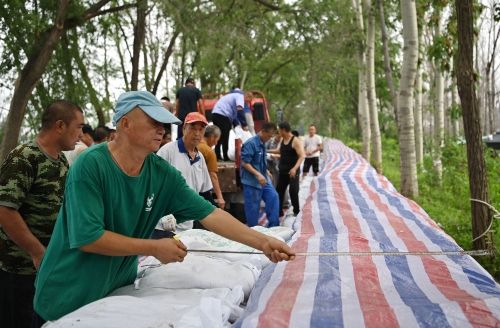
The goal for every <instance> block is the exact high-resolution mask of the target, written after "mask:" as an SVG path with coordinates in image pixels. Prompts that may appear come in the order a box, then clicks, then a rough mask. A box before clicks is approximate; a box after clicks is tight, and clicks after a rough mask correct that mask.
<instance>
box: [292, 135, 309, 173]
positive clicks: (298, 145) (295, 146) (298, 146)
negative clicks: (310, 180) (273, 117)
mask: <svg viewBox="0 0 500 328" xmlns="http://www.w3.org/2000/svg"><path fill="white" fill-rule="evenodd" d="M292 148H293V149H295V152H296V153H297V156H298V157H299V158H298V159H297V162H295V165H294V166H293V167H292V169H291V170H290V176H295V174H296V173H297V170H298V169H300V164H302V161H304V158H305V157H306V155H305V153H304V147H303V146H302V141H300V139H299V138H293V143H292Z"/></svg>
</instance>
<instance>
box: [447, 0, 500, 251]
mask: <svg viewBox="0 0 500 328" xmlns="http://www.w3.org/2000/svg"><path fill="white" fill-rule="evenodd" d="M472 3H473V1H472V0H455V7H456V13H457V20H458V53H457V60H456V61H455V65H456V67H455V70H456V72H457V84H458V93H459V95H460V102H461V104H462V113H463V122H464V133H465V139H466V141H467V143H466V144H467V167H468V172H469V188H470V195H471V198H472V199H478V200H481V201H484V202H487V203H488V202H489V198H488V183H487V180H486V164H485V160H484V154H483V142H482V139H481V137H482V133H481V125H480V114H479V107H478V102H477V98H476V90H475V79H474V68H473V46H474V45H473V39H474V18H473V12H474V10H473V6H472ZM471 214H472V237H473V238H476V237H479V236H480V235H481V234H483V233H484V232H485V231H486V229H487V227H488V224H489V223H490V220H491V219H492V218H491V217H490V213H489V209H488V207H487V206H486V205H484V204H481V203H478V202H474V201H471ZM473 246H474V248H475V249H484V248H485V247H486V238H485V237H484V236H483V237H481V238H479V239H477V240H475V241H474V242H473Z"/></svg>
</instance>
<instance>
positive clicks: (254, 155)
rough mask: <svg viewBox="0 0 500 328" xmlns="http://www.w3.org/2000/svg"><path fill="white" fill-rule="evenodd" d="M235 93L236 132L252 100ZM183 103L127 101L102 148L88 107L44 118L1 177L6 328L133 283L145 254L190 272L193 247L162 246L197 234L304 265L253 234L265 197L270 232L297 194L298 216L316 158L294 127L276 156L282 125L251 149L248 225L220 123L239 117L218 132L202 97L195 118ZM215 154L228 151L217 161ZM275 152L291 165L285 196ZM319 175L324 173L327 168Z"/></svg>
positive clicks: (125, 97)
mask: <svg viewBox="0 0 500 328" xmlns="http://www.w3.org/2000/svg"><path fill="white" fill-rule="evenodd" d="M186 82H187V83H186V85H187V84H191V85H192V87H194V82H193V81H186ZM188 82H189V83H188ZM187 87H189V86H187ZM195 89H196V88H195ZM193 94H194V97H195V99H196V98H198V95H197V93H196V91H194V93H193ZM230 95H233V96H231V98H234V99H235V101H234V105H231V106H233V107H232V108H233V110H234V112H236V115H235V116H232V121H231V122H232V123H231V127H232V124H233V123H234V122H233V121H234V119H238V114H239V113H238V112H239V111H242V110H243V108H244V107H245V98H246V101H248V100H249V98H248V97H249V95H248V96H245V95H244V94H243V93H242V92H241V91H240V90H235V91H234V92H233V93H230ZM236 95H237V97H236ZM176 98H177V101H176V105H175V107H173V108H171V109H172V111H173V112H174V113H171V112H170V111H169V110H165V108H168V107H167V106H165V102H163V104H162V103H161V102H160V101H159V100H158V99H157V98H156V97H155V96H154V95H153V94H151V93H149V92H146V91H130V92H125V93H123V94H122V95H121V96H120V97H119V98H118V100H117V102H116V105H115V114H114V117H113V123H114V124H115V126H116V128H115V130H114V131H107V132H108V135H107V137H106V138H105V140H106V141H107V142H101V143H99V142H98V141H97V140H95V139H94V138H91V136H92V135H95V134H96V130H97V129H96V130H92V129H91V127H90V126H88V125H86V124H85V123H84V113H83V111H82V109H81V108H80V107H79V106H78V105H76V104H73V103H71V102H69V101H65V100H58V101H55V102H54V103H52V104H51V105H49V106H48V107H47V108H46V109H45V110H44V112H43V114H42V123H41V129H40V132H39V133H38V135H37V136H36V138H35V140H33V141H32V142H29V143H27V144H22V145H19V146H18V147H16V148H15V149H14V150H12V151H11V152H10V153H9V155H8V156H7V158H6V159H5V161H4V162H3V164H2V166H1V169H0V326H1V327H41V326H42V325H43V324H44V323H45V322H46V321H47V320H56V319H58V318H60V317H62V316H64V315H65V314H68V313H70V312H72V311H74V310H76V309H78V308H79V307H81V306H84V305H86V304H88V303H91V302H93V301H95V300H98V299H101V298H103V297H105V296H106V295H108V294H109V293H110V292H112V291H113V290H115V289H117V288H119V287H122V286H124V285H127V284H131V283H133V281H134V279H135V278H136V273H137V256H138V255H146V256H148V255H151V256H155V257H156V258H157V259H159V260H160V261H161V262H162V263H171V262H182V261H183V259H184V257H185V256H186V255H187V249H186V247H185V245H184V244H182V242H181V241H179V240H177V239H174V238H164V237H171V236H172V230H173V231H177V232H178V231H182V230H186V229H190V228H191V227H193V224H194V225H195V226H196V225H198V226H199V225H200V224H201V225H202V226H203V227H204V228H206V229H208V230H210V231H213V232H215V233H217V234H219V235H221V236H223V237H226V238H229V239H232V240H235V241H238V242H241V243H243V244H246V245H248V246H250V247H253V248H256V249H259V250H261V251H262V252H263V253H264V254H265V255H266V256H267V257H268V258H269V259H270V260H271V261H272V262H274V263H276V262H279V261H283V260H292V259H294V257H295V253H294V251H293V250H292V249H291V248H290V247H289V246H288V245H287V244H286V243H284V242H282V241H280V240H278V239H275V238H272V237H269V236H266V235H264V234H261V233H259V232H257V231H256V230H253V229H250V228H249V226H252V225H255V224H257V223H256V220H257V219H258V216H259V210H260V200H261V199H262V200H264V202H265V204H266V207H265V212H266V214H267V217H268V220H269V224H270V226H273V225H279V210H281V208H282V203H283V198H284V194H285V192H286V188H287V186H288V185H290V195H291V201H292V205H293V207H294V213H295V214H296V213H298V211H299V204H298V196H297V197H296V195H295V194H294V193H295V191H297V192H298V177H299V171H300V165H301V163H302V160H303V159H304V157H306V162H305V163H304V169H305V168H306V163H307V162H308V157H310V156H309V155H311V154H309V155H308V148H307V146H306V148H305V151H304V148H303V145H302V143H301V141H300V140H299V139H298V138H295V137H294V136H293V135H292V134H291V131H290V126H289V125H288V123H286V122H283V123H280V125H279V132H280V136H281V142H280V143H279V147H277V148H276V149H271V150H269V151H268V150H266V147H265V144H266V142H267V141H269V140H270V139H274V138H276V137H277V136H276V135H275V132H276V130H277V128H276V126H275V125H274V124H272V123H265V124H264V125H263V127H262V129H261V130H260V131H259V132H258V133H257V134H256V135H255V136H253V137H252V138H250V139H249V140H248V141H246V142H245V143H244V145H243V147H242V154H241V156H242V173H241V174H242V175H241V178H242V183H243V190H244V195H245V199H248V200H249V201H245V211H246V214H247V215H246V216H247V222H248V225H244V224H242V223H241V222H240V221H238V220H237V219H235V218H234V217H233V216H231V215H230V214H229V213H228V212H226V211H224V210H223V209H224V208H225V203H224V198H223V195H222V192H221V189H220V186H219V184H218V179H217V159H225V156H226V155H227V148H226V146H224V143H223V142H222V143H221V140H222V139H224V135H225V133H226V130H227V127H226V126H225V125H224V124H226V123H221V121H222V120H224V119H225V118H227V117H228V115H229V114H230V115H233V114H231V113H230V112H229V111H224V110H223V109H222V108H223V106H221V107H219V108H221V109H220V112H219V114H217V112H215V108H214V112H213V115H212V117H213V121H214V125H209V123H208V121H207V119H206V117H205V115H204V113H203V112H202V109H200V107H198V104H199V102H198V100H199V99H196V101H194V107H195V108H196V109H195V110H194V111H193V110H191V109H189V111H187V110H186V108H183V107H182V105H183V101H182V99H183V98H182V91H181V90H179V92H178V94H177V97H176ZM223 98H224V97H222V98H221V100H222V99H223ZM162 100H165V99H162ZM241 100H242V101H241ZM191 105H192V104H191ZM216 107H217V106H216ZM228 108H229V107H228ZM217 116H221V117H219V118H217ZM181 119H182V120H181ZM216 120H219V124H215V122H216ZM171 124H179V127H180V129H181V133H180V134H179V138H178V139H177V140H175V141H171V142H166V141H165V134H166V133H165V125H171ZM221 125H222V126H221ZM167 141H168V140H167ZM90 146H91V147H90ZM160 146H161V148H160ZM214 146H215V147H216V149H217V147H219V149H221V148H222V150H223V151H224V150H225V151H226V152H225V153H222V155H221V154H220V153H219V156H217V155H216V153H215V152H214V150H213V149H212V147H214ZM318 147H320V146H318ZM78 148H81V149H78ZM87 148H88V149H87ZM83 149H86V150H85V151H83ZM311 150H313V149H312V148H311V149H309V152H310V151H311ZM319 150H320V148H318V149H314V151H315V152H318V154H319ZM63 152H65V153H63ZM267 152H269V153H272V154H280V156H281V157H280V159H279V175H278V179H277V185H276V189H275V187H274V186H273V185H272V183H271V179H270V178H271V175H270V174H269V171H268V169H267V158H266V153H267ZM69 161H71V169H69V167H70V166H69V163H68V162H69ZM313 167H314V170H313V171H314V172H315V174H317V171H318V168H317V164H316V166H314V163H313ZM276 190H277V191H276ZM212 191H213V192H214V194H215V198H214V197H212ZM277 198H279V202H277V201H276V199H277ZM172 218H174V219H173V221H172Z"/></svg>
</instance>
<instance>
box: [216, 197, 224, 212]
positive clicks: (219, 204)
mask: <svg viewBox="0 0 500 328" xmlns="http://www.w3.org/2000/svg"><path fill="white" fill-rule="evenodd" d="M215 202H216V203H217V206H219V208H222V209H224V207H225V206H226V202H225V201H224V198H218V199H216V200H215Z"/></svg>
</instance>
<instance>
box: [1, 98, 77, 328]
mask: <svg viewBox="0 0 500 328" xmlns="http://www.w3.org/2000/svg"><path fill="white" fill-rule="evenodd" d="M83 123H84V122H83V112H82V110H81V109H80V107H78V106H76V105H74V104H72V103H70V102H67V101H64V100H60V101H56V102H54V103H53V104H51V105H50V106H49V107H47V109H46V110H45V111H44V112H43V114H42V128H41V130H40V133H39V134H38V136H37V138H36V139H35V140H34V141H32V142H30V143H27V144H23V145H19V146H18V147H16V148H15V149H14V150H12V151H11V152H10V154H9V155H8V156H7V158H6V159H5V161H4V163H3V164H2V166H1V169H0V327H29V326H30V325H31V317H32V314H33V295H34V280H35V274H36V270H37V269H38V267H39V265H40V262H41V260H42V257H43V254H44V252H45V248H46V247H47V245H48V243H49V239H50V236H51V234H52V229H53V227H54V224H55V220H56V218H57V213H58V212H59V207H60V206H61V203H62V198H63V193H64V183H65V180H66V173H67V171H68V162H67V161H66V158H65V157H64V155H63V154H62V151H63V150H72V149H74V148H75V145H76V142H77V141H78V140H79V139H80V137H81V136H82V126H83Z"/></svg>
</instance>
